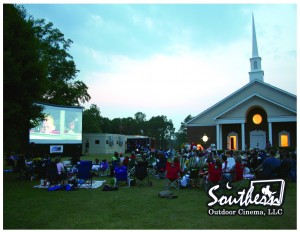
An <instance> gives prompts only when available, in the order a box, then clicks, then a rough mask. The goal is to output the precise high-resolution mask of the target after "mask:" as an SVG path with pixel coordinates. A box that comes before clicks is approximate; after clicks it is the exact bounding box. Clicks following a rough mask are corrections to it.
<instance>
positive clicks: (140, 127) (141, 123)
mask: <svg viewBox="0 0 300 232" xmlns="http://www.w3.org/2000/svg"><path fill="white" fill-rule="evenodd" d="M134 118H135V122H136V127H137V128H136V129H137V131H136V132H137V134H142V135H143V134H144V133H145V129H146V114H144V113H142V112H137V113H135V115H134Z"/></svg>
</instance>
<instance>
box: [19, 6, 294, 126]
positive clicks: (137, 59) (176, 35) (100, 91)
mask: <svg viewBox="0 0 300 232" xmlns="http://www.w3.org/2000/svg"><path fill="white" fill-rule="evenodd" d="M23 6H24V7H25V9H26V10H27V13H28V14H30V15H32V16H33V17H34V18H35V19H41V18H44V19H45V20H46V21H47V22H52V23H53V24H54V28H58V29H59V30H60V31H61V32H62V33H63V34H64V35H65V38H66V39H71V40H72V41H73V43H72V45H71V48H70V49H69V51H68V52H69V54H70V55H72V56H73V59H74V62H75V64H76V67H77V69H78V70H80V72H79V73H78V75H77V79H78V80H81V81H83V82H84V83H85V84H86V85H87V86H88V88H89V89H88V93H89V94H90V96H91V100H90V101H89V102H88V103H86V104H84V107H85V108H89V107H90V105H91V104H96V105H97V106H98V107H99V109H100V112H101V116H102V117H108V118H109V119H113V118H127V117H134V114H135V113H137V112H143V113H144V114H146V119H147V120H149V119H150V118H151V117H153V116H160V115H164V116H166V117H167V119H168V120H172V122H173V124H174V127H175V128H176V130H178V129H179V128H180V125H181V122H183V121H184V119H185V118H186V117H187V116H188V115H192V116H196V115H198V114H200V113H201V112H202V111H204V110H206V109H207V108H209V107H211V106H212V105H214V104H216V103H217V102H219V101H221V100H222V99H223V98H225V97H227V96H228V95H230V94H231V93H233V92H235V91H237V90H238V89H239V88H241V87H243V86H244V85H246V84H247V83H249V74H248V72H249V71H250V61H249V59H250V58H251V55H252V54H251V53H252V13H253V15H254V20H255V28H256V36H257V44H258V52H259V56H260V57H261V58H262V70H263V71H264V81H265V82H266V83H268V84H271V85H273V86H275V87H278V88H281V89H283V90H285V91H288V92H290V93H292V94H295V95H296V94H297V81H296V80H297V73H296V71H297V70H296V65H297V56H296V54H297V50H296V42H297V29H296V23H297V4H291V3H289V4H277V3H276V4H271V3H267V4H201V3H194V4H179V3H177V4H175V3H173V4H154V3H153V4H80V3H73V4H57V3H56V4H45V3H43V4H40V3H31V4H24V5H23Z"/></svg>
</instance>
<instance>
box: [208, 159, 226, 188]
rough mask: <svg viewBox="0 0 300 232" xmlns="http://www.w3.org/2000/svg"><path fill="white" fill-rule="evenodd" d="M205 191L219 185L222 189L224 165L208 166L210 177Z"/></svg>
mask: <svg viewBox="0 0 300 232" xmlns="http://www.w3.org/2000/svg"><path fill="white" fill-rule="evenodd" d="M204 183H205V190H206V191H207V190H208V189H209V188H210V187H212V186H214V185H217V184H219V185H220V187H222V186H221V185H222V164H221V163H216V164H215V163H213V162H211V163H209V164H208V175H207V177H206V180H205V182H204Z"/></svg>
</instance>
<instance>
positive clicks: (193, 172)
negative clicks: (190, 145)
mask: <svg viewBox="0 0 300 232" xmlns="http://www.w3.org/2000/svg"><path fill="white" fill-rule="evenodd" d="M189 174H190V176H189V181H188V185H189V186H190V188H195V187H200V178H199V175H198V174H199V169H198V168H192V169H190V171H189Z"/></svg>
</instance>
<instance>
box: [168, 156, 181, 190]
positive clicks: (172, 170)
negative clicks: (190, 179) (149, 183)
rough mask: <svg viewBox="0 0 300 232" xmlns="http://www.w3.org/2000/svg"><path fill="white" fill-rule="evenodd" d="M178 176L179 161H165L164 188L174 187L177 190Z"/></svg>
mask: <svg viewBox="0 0 300 232" xmlns="http://www.w3.org/2000/svg"><path fill="white" fill-rule="evenodd" d="M179 178H180V163H179V162H172V163H170V162H169V161H167V164H166V178H165V184H166V189H170V188H171V187H174V188H175V189H177V190H179V184H180V181H179Z"/></svg>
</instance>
